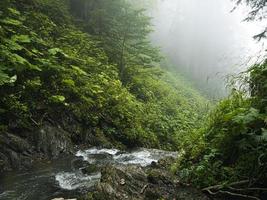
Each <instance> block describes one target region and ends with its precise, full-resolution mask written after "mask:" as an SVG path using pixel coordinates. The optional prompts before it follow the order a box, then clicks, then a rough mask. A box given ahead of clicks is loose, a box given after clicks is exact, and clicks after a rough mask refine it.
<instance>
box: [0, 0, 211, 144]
mask: <svg viewBox="0 0 267 200" xmlns="http://www.w3.org/2000/svg"><path fill="white" fill-rule="evenodd" d="M75 2H76V4H75V5H73V4H72V3H71V4H70V5H69V3H68V1H61V0H56V1H52V0H29V1H15V0H10V1H7V0H5V2H3V1H1V3H0V4H1V7H0V8H1V12H0V15H1V20H0V41H1V43H0V55H1V56H0V60H1V66H0V67H1V68H0V95H1V98H0V105H1V108H0V109H1V112H0V120H1V127H2V126H3V127H6V130H7V131H15V132H17V131H18V130H19V132H20V131H23V130H25V129H33V128H34V127H36V126H39V125H42V123H44V122H45V121H48V122H51V121H54V123H57V124H62V123H64V122H65V121H64V120H65V119H66V118H71V119H72V120H73V121H76V122H79V124H80V126H82V127H83V129H84V130H92V132H91V133H90V134H91V136H92V137H93V136H95V137H99V141H103V142H105V141H107V140H109V142H111V143H113V144H118V145H120V146H128V147H133V146H149V147H162V148H166V149H174V148H177V147H178V146H179V145H180V143H179V138H180V137H181V136H182V135H183V134H186V133H187V132H189V131H190V130H191V129H193V128H195V127H198V126H199V124H200V122H198V123H197V121H199V119H200V118H201V115H202V113H203V108H204V107H205V102H206V101H205V99H203V98H202V97H201V96H200V95H199V94H198V93H197V92H196V91H195V90H193V89H191V87H190V86H188V87H187V86H185V85H188V84H187V83H185V82H183V81H179V80H180V78H177V77H176V78H174V77H172V75H170V74H168V73H166V72H164V71H162V70H161V69H160V68H159V67H156V66H159V63H158V61H160V56H159V54H158V52H157V50H156V49H155V48H153V47H152V46H151V45H150V43H149V42H148V39H147V36H148V34H149V33H150V31H151V28H150V23H149V18H148V17H146V16H145V15H144V11H143V10H140V9H135V8H134V7H132V6H131V5H130V4H128V3H127V1H124V0H118V1H107V0H101V1H94V0H84V1H82V0H81V1H75ZM84 3H85V4H84ZM84 5H87V6H89V7H87V6H85V7H84V8H86V7H87V10H84V9H80V8H79V10H80V11H81V12H82V13H76V11H77V10H75V7H77V6H78V7H79V6H80V7H83V6H84ZM69 10H72V14H73V15H74V14H75V13H76V14H75V17H73V16H71V14H70V12H69ZM78 18H81V19H82V21H77V19H78ZM122 71H123V72H122ZM177 79H178V80H177ZM196 110H197V112H196ZM66 116H68V117H66ZM14 121H15V122H16V123H14ZM72 134H73V135H72V137H73V138H74V139H75V142H81V143H84V142H85V141H83V138H84V135H83V134H84V133H83V132H77V133H76V132H75V133H72Z"/></svg>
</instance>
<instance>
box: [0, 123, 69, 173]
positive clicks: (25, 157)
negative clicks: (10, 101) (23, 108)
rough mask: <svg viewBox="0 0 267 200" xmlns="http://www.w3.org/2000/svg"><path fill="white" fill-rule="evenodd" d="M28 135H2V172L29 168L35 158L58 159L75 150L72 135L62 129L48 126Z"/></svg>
mask: <svg viewBox="0 0 267 200" xmlns="http://www.w3.org/2000/svg"><path fill="white" fill-rule="evenodd" d="M20 135H25V134H20ZM26 135H27V137H25V138H23V137H22V136H18V135H15V134H12V133H2V134H0V171H6V170H10V169H20V168H24V167H26V168H27V167H29V166H30V165H31V164H32V162H33V160H34V159H35V158H56V157H57V156H58V155H59V154H60V153H69V152H71V151H72V150H73V145H72V142H71V139H70V134H69V133H68V132H66V131H64V130H63V129H61V128H60V127H54V126H51V125H49V124H46V125H43V126H42V127H40V128H38V129H37V130H36V131H35V132H32V133H31V134H26Z"/></svg>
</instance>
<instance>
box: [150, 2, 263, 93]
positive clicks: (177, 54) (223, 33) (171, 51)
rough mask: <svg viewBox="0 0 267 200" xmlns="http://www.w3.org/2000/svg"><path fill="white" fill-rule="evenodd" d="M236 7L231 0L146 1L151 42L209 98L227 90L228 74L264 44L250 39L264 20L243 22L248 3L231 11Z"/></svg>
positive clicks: (241, 66)
mask: <svg viewBox="0 0 267 200" xmlns="http://www.w3.org/2000/svg"><path fill="white" fill-rule="evenodd" d="M150 3H151V2H150ZM234 6H235V4H234V3H233V2H232V1H230V0H154V1H153V4H150V6H149V14H150V16H151V17H152V21H153V24H154V29H155V31H154V32H153V33H152V36H151V38H152V41H153V43H154V44H156V45H157V46H160V47H161V49H162V51H163V53H164V54H165V55H166V57H167V60H169V61H170V62H171V63H173V67H174V68H175V70H177V71H179V72H180V73H183V74H184V75H185V76H186V77H187V78H188V79H189V80H190V81H191V82H192V83H193V84H195V85H196V86H197V87H199V88H200V89H201V90H202V91H204V92H205V93H206V94H208V95H209V96H211V97H220V96H223V95H226V94H227V92H226V90H225V89H224V88H225V85H226V81H225V80H226V77H227V75H229V74H234V73H238V72H240V71H244V70H246V68H247V67H248V66H249V65H250V64H251V63H254V62H255V61H256V58H257V55H258V54H259V52H260V51H262V50H263V49H264V48H263V46H262V43H260V42H258V43H257V42H256V41H255V40H254V39H253V35H255V34H257V33H259V32H260V30H261V24H262V23H263V22H258V23H257V22H256V23H255V22H249V23H248V22H243V19H244V18H245V17H246V14H247V12H248V8H246V7H245V6H242V7H238V8H237V9H235V11H234V12H231V10H232V9H233V8H234ZM168 67H169V68H170V66H168Z"/></svg>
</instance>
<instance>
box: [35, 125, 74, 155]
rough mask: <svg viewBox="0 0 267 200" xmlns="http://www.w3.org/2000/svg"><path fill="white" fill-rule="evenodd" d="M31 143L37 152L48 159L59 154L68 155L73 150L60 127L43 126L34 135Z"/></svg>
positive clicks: (68, 137) (68, 136)
mask: <svg viewBox="0 0 267 200" xmlns="http://www.w3.org/2000/svg"><path fill="white" fill-rule="evenodd" d="M33 138H34V139H33V143H34V145H35V147H36V150H37V152H40V153H43V154H45V155H47V156H48V157H50V158H55V157H57V156H58V155H59V154H60V153H68V152H71V150H72V149H73V147H72V142H71V139H70V135H69V133H68V132H66V131H64V130H63V129H61V128H60V127H54V126H50V125H44V126H43V127H41V128H40V129H38V130H37V131H36V133H34V136H33Z"/></svg>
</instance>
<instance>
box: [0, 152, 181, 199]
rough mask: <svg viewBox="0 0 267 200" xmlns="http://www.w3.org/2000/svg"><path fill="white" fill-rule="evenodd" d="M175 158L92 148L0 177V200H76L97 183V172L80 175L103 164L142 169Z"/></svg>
mask: <svg viewBox="0 0 267 200" xmlns="http://www.w3.org/2000/svg"><path fill="white" fill-rule="evenodd" d="M170 156H171V157H176V156H177V153H176V152H168V151H162V150H157V149H145V148H140V149H135V150H129V151H119V150H117V149H105V148H97V147H93V148H90V149H87V150H79V151H78V152H76V154H75V155H73V156H70V155H68V156H62V157H61V158H58V159H56V160H53V161H51V162H40V163H36V164H34V166H33V167H32V168H31V169H29V170H25V171H12V172H6V173H4V174H0V200H50V199H52V198H55V197H65V198H75V197H78V196H79V195H81V194H84V193H86V192H88V191H90V190H92V189H93V186H94V185H95V184H96V183H98V182H99V181H100V178H101V173H100V171H97V170H94V171H93V172H92V173H89V174H88V173H83V169H85V168H86V167H88V166H94V168H95V169H99V167H101V166H104V165H106V164H112V165H129V164H131V165H141V166H143V167H145V166H147V165H149V164H151V162H152V161H158V160H159V159H161V158H164V157H170Z"/></svg>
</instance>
